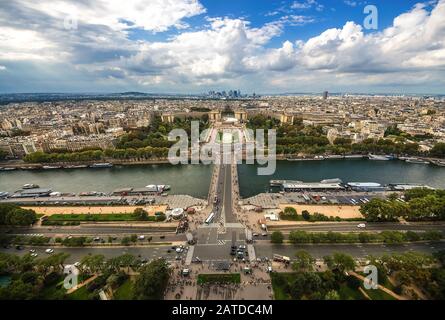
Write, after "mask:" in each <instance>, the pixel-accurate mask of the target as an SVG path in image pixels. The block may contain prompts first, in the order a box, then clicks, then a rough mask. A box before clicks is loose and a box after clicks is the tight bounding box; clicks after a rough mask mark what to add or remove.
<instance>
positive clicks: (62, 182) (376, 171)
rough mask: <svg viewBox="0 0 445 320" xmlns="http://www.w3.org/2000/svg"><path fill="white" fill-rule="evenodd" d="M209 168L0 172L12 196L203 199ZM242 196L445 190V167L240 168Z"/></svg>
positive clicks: (333, 163)
mask: <svg viewBox="0 0 445 320" xmlns="http://www.w3.org/2000/svg"><path fill="white" fill-rule="evenodd" d="M212 168H213V167H212V166H204V165H182V166H173V165H169V164H159V165H140V166H116V167H114V168H109V169H77V170H37V171H23V170H16V171H9V172H0V191H8V192H14V191H16V190H18V189H20V188H21V186H22V185H24V184H26V183H35V184H38V185H40V186H41V187H42V188H43V187H47V188H51V189H52V190H54V191H60V192H76V193H78V192H81V191H102V192H111V191H113V190H115V189H118V188H124V187H135V188H140V187H144V186H146V185H148V184H168V185H171V187H172V189H171V191H169V193H170V194H188V195H191V196H195V197H199V198H206V197H207V194H208V189H209V184H210V177H211V174H212ZM238 169H239V170H238V172H239V181H240V192H241V196H242V197H250V196H253V195H255V194H258V193H261V192H267V191H269V180H272V179H287V180H302V181H305V182H316V181H320V180H323V179H331V178H340V179H342V180H343V181H344V182H379V183H382V184H387V183H417V184H426V185H429V186H432V187H436V188H445V167H437V166H434V165H419V164H410V163H406V162H403V161H370V160H366V159H356V160H324V161H295V162H288V161H278V162H277V170H276V172H275V174H273V175H272V176H258V175H257V166H255V165H246V164H242V165H239V166H238Z"/></svg>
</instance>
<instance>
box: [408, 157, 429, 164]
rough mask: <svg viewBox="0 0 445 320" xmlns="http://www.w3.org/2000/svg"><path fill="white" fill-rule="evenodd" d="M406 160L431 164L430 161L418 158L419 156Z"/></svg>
mask: <svg viewBox="0 0 445 320" xmlns="http://www.w3.org/2000/svg"><path fill="white" fill-rule="evenodd" d="M405 162H408V163H414V164H430V163H429V161H426V160H422V159H417V158H410V159H407V160H405Z"/></svg>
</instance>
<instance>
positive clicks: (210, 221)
mask: <svg viewBox="0 0 445 320" xmlns="http://www.w3.org/2000/svg"><path fill="white" fill-rule="evenodd" d="M213 218H215V213H214V212H212V213H211V214H210V215H209V217H208V218H207V219H206V221H205V223H206V224H211V223H212V221H213Z"/></svg>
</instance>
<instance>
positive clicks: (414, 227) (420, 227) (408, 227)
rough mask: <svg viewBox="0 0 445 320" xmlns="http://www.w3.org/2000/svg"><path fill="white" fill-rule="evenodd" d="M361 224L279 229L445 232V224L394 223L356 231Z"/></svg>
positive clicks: (375, 224) (384, 223) (339, 223)
mask: <svg viewBox="0 0 445 320" xmlns="http://www.w3.org/2000/svg"><path fill="white" fill-rule="evenodd" d="M359 223H361V222H332V223H314V224H302V225H296V226H293V227H290V228H280V231H282V232H283V233H288V232H290V231H292V230H304V231H308V232H309V231H313V232H323V231H325V232H326V231H334V232H357V231H375V232H376V231H388V230H391V231H431V230H439V231H444V232H445V223H443V222H434V223H423V222H416V223H413V222H412V223H409V224H404V223H399V222H397V223H394V222H378V223H377V222H374V223H370V222H367V223H365V224H366V228H365V229H358V228H357V225H358V224H359Z"/></svg>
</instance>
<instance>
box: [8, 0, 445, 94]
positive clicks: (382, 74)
mask: <svg viewBox="0 0 445 320" xmlns="http://www.w3.org/2000/svg"><path fill="white" fill-rule="evenodd" d="M369 4H372V5H375V6H376V7H377V9H378V11H379V15H378V17H379V26H378V29H377V30H367V29H366V28H365V27H364V19H365V17H366V14H364V13H363V9H364V8H365V6H367V5H369ZM444 17H445V0H433V1H423V2H421V1H412V0H393V1H387V0H376V1H362V0H299V1H281V0H255V1H254V0H243V1H234V0H233V1H232V0H226V1H221V0H200V1H198V0H168V1H166V0H127V1H120V0H96V1H86V0H77V1H74V0H40V1H33V0H12V1H8V2H4V3H2V7H1V9H0V93H14V92H46V93H50V92H63V93H75V92H98V93H99V92H100V93H111V92H126V91H139V92H147V93H161V94H162V93H179V94H181V93H182V94H197V93H203V92H207V91H209V90H216V91H220V90H230V89H240V90H241V91H242V92H245V93H252V92H257V93H263V94H264V93H266V94H279V93H286V92H290V93H297V92H301V93H304V92H307V93H309V92H320V93H321V92H323V91H325V90H327V91H329V92H345V93H371V94H372V93H394V94H415V93H417V94H422V93H424V94H444V93H445V90H444V88H445V18H444Z"/></svg>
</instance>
